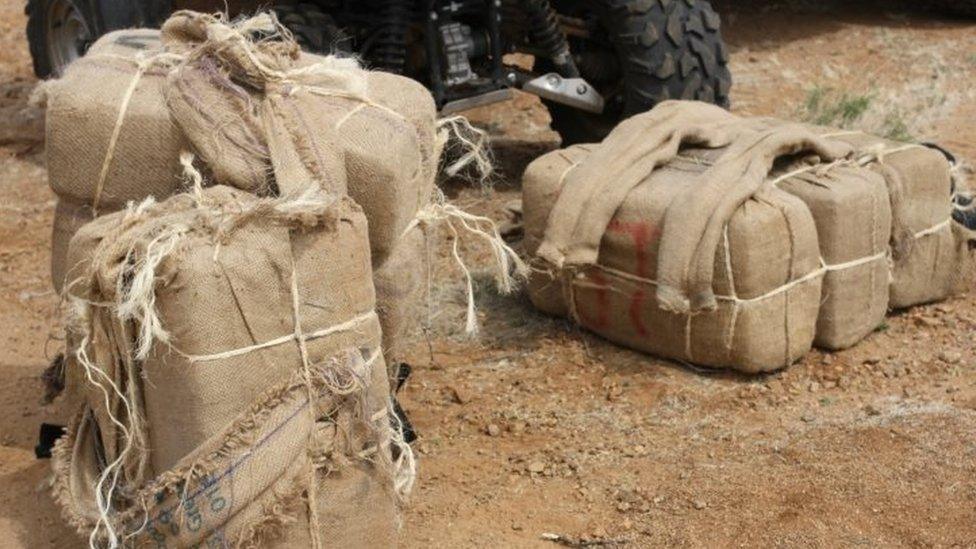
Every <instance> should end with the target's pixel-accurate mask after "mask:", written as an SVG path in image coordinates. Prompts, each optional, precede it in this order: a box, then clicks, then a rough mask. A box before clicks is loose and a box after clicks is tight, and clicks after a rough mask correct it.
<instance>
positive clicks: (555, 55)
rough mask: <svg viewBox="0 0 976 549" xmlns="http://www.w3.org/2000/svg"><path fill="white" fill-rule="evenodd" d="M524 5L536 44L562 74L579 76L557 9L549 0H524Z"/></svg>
mask: <svg viewBox="0 0 976 549" xmlns="http://www.w3.org/2000/svg"><path fill="white" fill-rule="evenodd" d="M523 5H524V6H525V15H526V17H527V19H528V20H529V29H530V30H529V33H530V36H531V37H532V41H533V43H534V45H535V46H536V47H538V48H540V49H541V50H542V51H544V52H546V53H547V54H548V55H549V58H550V60H551V61H552V64H553V65H555V67H556V70H557V71H558V72H559V74H560V75H562V76H564V77H566V78H576V77H578V76H579V75H580V73H579V69H578V68H577V67H576V62H575V61H573V56H572V54H571V53H570V51H569V43H568V42H567V41H566V35H565V34H563V31H562V30H561V29H560V28H559V20H558V19H557V16H556V10H554V9H552V6H551V5H549V0H523Z"/></svg>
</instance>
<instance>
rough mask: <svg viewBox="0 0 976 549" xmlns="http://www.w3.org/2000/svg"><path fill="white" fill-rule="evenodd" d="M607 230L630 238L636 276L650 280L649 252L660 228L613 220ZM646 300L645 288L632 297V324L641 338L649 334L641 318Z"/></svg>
mask: <svg viewBox="0 0 976 549" xmlns="http://www.w3.org/2000/svg"><path fill="white" fill-rule="evenodd" d="M607 230H609V231H613V232H615V233H620V234H626V235H629V236H630V238H631V240H632V241H633V243H634V259H635V261H636V263H637V269H636V270H637V272H636V273H634V274H636V275H637V276H639V277H641V278H648V276H647V275H648V271H649V269H648V265H647V251H648V248H649V247H650V244H651V242H653V241H654V240H657V238H658V237H659V236H660V231H659V230H658V228H657V227H655V226H652V225H651V224H650V223H647V222H646V221H631V222H628V221H620V220H619V219H613V220H612V221H610V225H608V226H607ZM646 298H647V292H646V290H645V289H644V288H638V289H637V291H635V292H634V294H633V295H632V296H631V297H630V310H629V314H630V323H631V324H632V325H633V326H634V330H636V331H637V333H638V334H640V335H641V336H646V335H647V333H648V332H647V326H645V325H644V318H643V317H642V316H641V310H642V309H643V307H644V300H645V299H646Z"/></svg>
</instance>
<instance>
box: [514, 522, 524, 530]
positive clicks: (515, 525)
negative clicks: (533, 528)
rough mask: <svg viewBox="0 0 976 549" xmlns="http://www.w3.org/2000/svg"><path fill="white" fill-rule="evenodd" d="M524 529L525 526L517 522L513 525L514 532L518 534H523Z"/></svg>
mask: <svg viewBox="0 0 976 549" xmlns="http://www.w3.org/2000/svg"><path fill="white" fill-rule="evenodd" d="M522 528H523V526H522V525H521V524H519V523H517V522H515V523H513V524H512V530H515V531H516V532H521V531H522Z"/></svg>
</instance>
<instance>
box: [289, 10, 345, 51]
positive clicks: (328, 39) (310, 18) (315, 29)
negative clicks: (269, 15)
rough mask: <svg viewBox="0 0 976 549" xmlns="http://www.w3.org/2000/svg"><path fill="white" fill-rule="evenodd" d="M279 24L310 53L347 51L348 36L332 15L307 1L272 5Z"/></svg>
mask: <svg viewBox="0 0 976 549" xmlns="http://www.w3.org/2000/svg"><path fill="white" fill-rule="evenodd" d="M274 10H275V13H276V14H277V15H278V20H279V21H281V24H282V25H284V26H285V27H287V28H288V30H289V31H291V33H292V35H294V36H295V40H296V41H298V45H299V46H301V47H302V49H303V50H305V51H309V52H312V53H337V54H341V53H345V52H348V48H349V44H348V38H347V37H346V36H345V34H343V32H342V30H341V29H340V28H339V26H338V25H336V23H335V20H334V19H332V16H331V15H329V14H327V13H325V12H324V11H322V8H321V7H319V6H318V5H316V4H312V3H309V2H301V3H298V4H278V5H275V7H274Z"/></svg>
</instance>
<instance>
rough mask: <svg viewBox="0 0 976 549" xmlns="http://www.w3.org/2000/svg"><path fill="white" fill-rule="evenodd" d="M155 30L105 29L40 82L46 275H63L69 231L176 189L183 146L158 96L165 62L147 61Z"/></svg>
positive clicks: (57, 280)
mask: <svg viewBox="0 0 976 549" xmlns="http://www.w3.org/2000/svg"><path fill="white" fill-rule="evenodd" d="M158 52H159V32H158V31H153V30H148V29H133V30H121V31H114V32H110V33H108V34H106V35H104V36H102V37H101V38H99V39H98V40H96V41H95V43H94V44H92V47H91V48H90V49H89V51H88V53H87V54H86V55H85V56H84V57H82V58H81V59H79V60H78V61H77V62H75V63H72V64H71V66H70V67H69V68H68V70H67V71H66V72H65V74H64V76H63V77H61V78H60V79H58V80H52V81H50V82H47V83H45V84H44V89H43V97H44V101H45V103H46V105H47V115H46V117H47V121H46V126H45V131H46V147H47V169H48V180H49V181H50V185H51V189H52V190H53V191H54V192H55V194H57V195H58V207H57V208H56V210H55V218H54V232H53V235H52V253H51V280H52V282H53V284H54V287H55V289H56V290H57V291H60V290H61V286H62V282H63V281H64V272H65V270H66V267H65V265H64V258H65V253H66V252H67V248H68V242H69V241H70V240H71V236H72V235H73V234H74V231H75V230H77V229H78V227H80V226H81V225H83V224H84V223H86V222H88V221H90V220H91V219H92V218H93V217H94V216H95V215H96V214H97V213H108V212H113V211H116V210H118V209H120V208H122V207H124V206H125V204H126V202H128V201H130V200H136V201H139V200H142V199H143V198H145V197H147V196H157V197H160V198H163V197H166V196H169V195H171V194H173V193H174V192H177V191H178V190H179V189H180V185H181V180H180V177H179V174H180V163H179V155H180V151H181V150H184V149H186V148H187V147H188V142H187V141H186V140H185V139H184V138H183V136H182V132H181V131H180V130H179V128H177V127H176V126H175V125H174V124H173V122H172V120H171V118H170V115H169V110H168V109H167V108H166V104H165V103H164V102H163V101H161V97H162V93H163V87H164V85H165V83H166V74H167V72H166V70H165V67H164V66H162V65H160V64H157V63H154V62H153V61H150V58H151V57H152V56H153V55H154V54H158Z"/></svg>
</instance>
